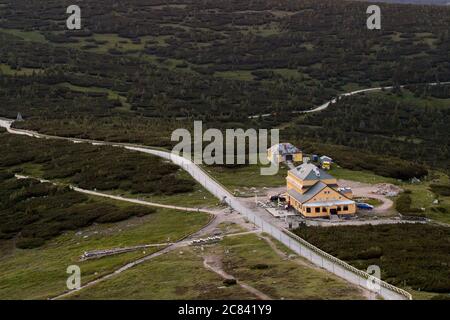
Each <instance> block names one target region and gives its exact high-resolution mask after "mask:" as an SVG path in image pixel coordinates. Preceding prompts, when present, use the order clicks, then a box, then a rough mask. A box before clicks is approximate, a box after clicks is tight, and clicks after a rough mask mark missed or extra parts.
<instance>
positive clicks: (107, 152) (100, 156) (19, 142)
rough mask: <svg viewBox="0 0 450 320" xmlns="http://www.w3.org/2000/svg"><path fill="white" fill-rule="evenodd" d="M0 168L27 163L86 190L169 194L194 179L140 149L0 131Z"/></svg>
mask: <svg viewBox="0 0 450 320" xmlns="http://www.w3.org/2000/svg"><path fill="white" fill-rule="evenodd" d="M0 145H1V146H2V148H3V150H6V152H2V153H1V154H0V168H2V167H3V168H5V169H6V168H11V167H17V168H16V170H15V171H16V172H20V171H21V170H20V167H22V168H23V166H24V165H28V167H29V166H30V165H32V166H34V167H36V166H37V170H38V171H39V172H38V173H39V174H40V175H41V176H42V177H43V178H45V179H49V180H51V179H64V180H66V181H68V182H70V183H72V184H75V185H77V186H79V187H81V188H85V189H91V190H92V189H97V190H122V191H128V192H131V193H146V194H155V195H160V194H162V195H171V194H175V193H183V192H189V191H192V190H193V186H194V182H193V181H192V180H186V179H182V178H179V177H178V176H177V172H178V170H179V168H178V167H177V166H175V165H173V164H171V163H167V162H164V161H163V160H161V159H159V158H157V157H155V156H151V155H146V154H143V153H139V152H132V151H128V150H125V149H122V148H115V147H112V146H93V145H90V144H86V143H81V144H74V143H71V142H67V141H55V140H42V139H34V138H29V137H23V136H15V135H9V134H0Z"/></svg>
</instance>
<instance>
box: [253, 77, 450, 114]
mask: <svg viewBox="0 0 450 320" xmlns="http://www.w3.org/2000/svg"><path fill="white" fill-rule="evenodd" d="M425 84H426V85H429V86H436V85H440V84H450V82H432V83H425ZM406 86H408V85H401V86H399V87H400V88H404V87H406ZM393 88H394V87H393V86H389V87H376V88H368V89H360V90H355V91H351V92H347V93H343V94H340V95H339V96H338V97H336V98H333V99H331V100H330V101H328V102H325V103H324V104H322V105H320V106H318V107H315V108H313V109H311V110H300V111H292V112H291V113H294V114H302V113H313V112H319V111H322V110H325V109H327V108H328V107H329V106H330V104H333V103H336V102H337V100H338V99H339V98H341V97H349V96H353V95H355V94H359V93H364V92H375V91H381V90H391V89H393ZM270 116H273V113H265V114H257V115H253V116H249V117H248V118H249V119H256V118H259V117H261V118H267V117H270Z"/></svg>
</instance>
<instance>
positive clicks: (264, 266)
mask: <svg viewBox="0 0 450 320" xmlns="http://www.w3.org/2000/svg"><path fill="white" fill-rule="evenodd" d="M250 269H256V270H265V269H269V266H268V265H267V264H265V263H258V264H255V265H253V266H251V267H250Z"/></svg>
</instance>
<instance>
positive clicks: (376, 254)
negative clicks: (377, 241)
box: [356, 247, 383, 260]
mask: <svg viewBox="0 0 450 320" xmlns="http://www.w3.org/2000/svg"><path fill="white" fill-rule="evenodd" d="M382 255H383V250H382V249H381V248H380V247H370V248H369V249H367V250H363V251H361V252H359V253H358V254H357V255H356V257H357V258H358V259H362V260H369V259H378V258H380V257H381V256H382Z"/></svg>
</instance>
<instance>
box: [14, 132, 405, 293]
mask: <svg viewBox="0 0 450 320" xmlns="http://www.w3.org/2000/svg"><path fill="white" fill-rule="evenodd" d="M11 131H12V132H11ZM10 132H11V133H17V134H25V133H32V135H33V136H35V137H47V138H53V136H48V135H42V134H39V133H37V132H31V131H27V130H17V129H12V130H10ZM54 138H56V139H64V140H70V141H85V142H91V143H92V142H93V141H91V140H86V139H76V138H62V137H54ZM99 143H104V144H108V145H116V146H120V147H123V148H126V149H129V150H134V151H140V152H144V153H149V154H153V155H156V156H158V157H161V158H164V159H167V160H170V161H172V162H173V163H175V164H176V165H178V166H180V167H182V168H183V169H184V170H185V171H186V172H188V173H189V174H190V175H191V176H192V177H193V178H194V179H195V180H196V181H197V182H198V183H200V184H201V185H202V186H203V187H204V188H205V189H207V190H208V191H209V192H211V193H212V194H213V195H214V196H216V197H217V198H219V199H221V200H223V201H225V202H226V203H227V204H228V205H229V206H230V207H231V208H233V209H234V210H236V211H237V212H239V213H240V214H242V215H243V216H244V217H245V218H246V219H247V220H248V221H250V222H252V223H254V224H255V225H256V226H258V227H259V228H261V230H262V231H263V232H266V233H268V234H270V235H271V236H272V237H274V238H275V239H277V240H279V241H280V242H281V243H283V244H284V245H285V246H287V247H288V248H289V249H291V250H292V251H294V252H295V253H297V254H299V255H300V256H302V257H304V258H306V259H308V260H309V261H311V262H312V263H313V264H315V265H317V266H320V267H322V268H324V269H326V270H328V271H329V272H331V273H333V274H335V275H337V276H339V277H341V278H343V279H345V280H347V281H348V282H350V283H353V284H355V285H358V286H361V287H363V288H366V289H368V290H370V291H372V292H375V293H377V294H379V295H380V296H381V297H383V298H384V299H388V300H412V296H411V294H410V293H408V292H407V291H405V290H403V289H400V288H397V287H395V286H393V285H391V284H389V283H387V282H385V281H382V280H379V279H376V278H374V277H373V276H371V275H370V274H368V273H367V272H364V271H361V270H359V269H357V268H355V267H353V266H351V265H349V264H348V263H346V262H344V261H342V260H340V259H338V258H336V257H334V256H332V255H330V254H328V253H326V252H324V251H322V250H321V249H319V248H317V247H316V246H314V245H312V244H311V243H309V242H307V241H306V240H304V239H302V238H301V237H299V236H297V235H296V234H294V233H292V232H290V231H288V230H286V229H283V228H280V227H276V226H274V225H272V224H271V223H269V222H267V221H265V220H264V219H263V218H262V217H260V216H259V215H258V214H255V213H254V212H253V211H252V210H251V209H250V208H247V207H245V206H244V205H243V204H242V202H241V201H240V200H239V199H237V198H236V197H234V196H233V195H232V194H231V192H229V191H228V190H227V189H226V188H225V187H224V186H223V185H222V184H221V183H220V182H219V181H217V180H216V179H215V178H214V177H212V176H211V175H210V174H209V173H208V172H207V171H206V170H203V168H201V167H200V166H197V165H195V164H194V163H193V162H191V161H190V160H188V159H186V158H183V157H181V156H178V155H175V154H172V153H171V152H170V151H166V150H161V149H156V148H149V147H146V146H133V145H130V144H124V143H108V142H106V143H105V142H100V141H99ZM374 284H375V285H374Z"/></svg>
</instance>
